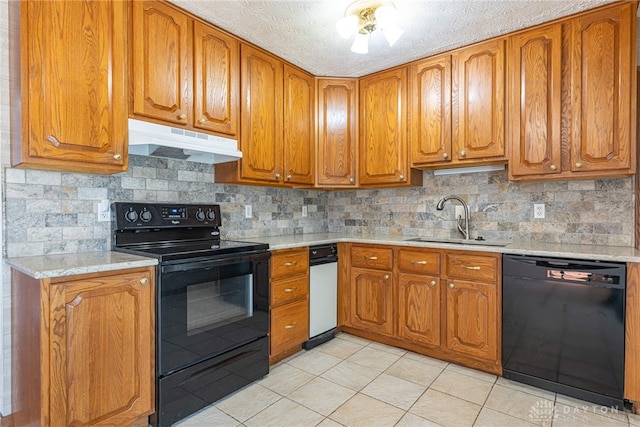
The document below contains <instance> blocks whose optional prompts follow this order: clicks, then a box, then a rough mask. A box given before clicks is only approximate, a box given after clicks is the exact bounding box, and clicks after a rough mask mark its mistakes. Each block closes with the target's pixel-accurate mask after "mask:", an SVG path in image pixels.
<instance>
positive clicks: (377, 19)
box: [336, 0, 404, 54]
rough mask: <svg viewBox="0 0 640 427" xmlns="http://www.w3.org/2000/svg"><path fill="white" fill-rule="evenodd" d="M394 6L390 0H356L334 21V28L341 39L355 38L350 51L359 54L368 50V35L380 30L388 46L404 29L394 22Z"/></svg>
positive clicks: (392, 43)
mask: <svg viewBox="0 0 640 427" xmlns="http://www.w3.org/2000/svg"><path fill="white" fill-rule="evenodd" d="M395 21H396V7H395V4H394V3H393V1H391V0H357V1H356V2H354V3H352V4H351V5H350V6H349V7H348V8H347V10H346V11H345V13H344V17H342V18H340V19H339V20H338V21H337V22H336V30H337V31H338V34H339V35H340V37H342V38H343V39H349V38H350V37H351V36H352V35H353V34H354V33H355V38H354V40H353V45H352V46H351V51H352V52H355V53H360V54H366V53H368V52H369V39H370V37H369V35H370V34H371V33H373V32H374V31H376V30H381V31H382V33H383V35H384V37H385V39H386V40H387V43H389V46H390V47H391V46H393V45H394V44H395V43H396V42H397V41H398V39H399V38H400V37H401V36H402V34H403V33H404V31H403V30H402V29H400V28H399V27H398V26H397V24H396V22H395Z"/></svg>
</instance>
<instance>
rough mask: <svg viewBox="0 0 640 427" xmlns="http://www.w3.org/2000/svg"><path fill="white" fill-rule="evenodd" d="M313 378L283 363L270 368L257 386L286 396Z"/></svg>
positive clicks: (313, 376) (307, 373)
mask: <svg viewBox="0 0 640 427" xmlns="http://www.w3.org/2000/svg"><path fill="white" fill-rule="evenodd" d="M314 378H315V375H313V374H310V373H309V372H306V371H303V370H302V369H298V368H296V367H295V366H291V365H289V364H287V363H285V364H282V365H278V366H276V367H272V368H271V370H270V372H269V375H267V376H266V377H264V378H263V379H261V380H260V381H258V384H260V385H261V386H263V387H266V388H268V389H269V390H272V391H275V392H276V393H278V394H281V395H283V396H286V395H287V394H289V393H291V392H292V391H294V390H295V389H297V388H298V387H300V386H302V385H304V384H306V383H308V382H309V381H311V380H312V379H314Z"/></svg>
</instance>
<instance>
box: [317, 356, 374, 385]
mask: <svg viewBox="0 0 640 427" xmlns="http://www.w3.org/2000/svg"><path fill="white" fill-rule="evenodd" d="M378 375H380V372H378V371H377V370H375V369H371V368H367V367H366V366H362V365H359V364H357V363H354V362H350V361H348V360H345V361H342V362H340V363H338V364H337V365H336V366H334V367H333V368H331V369H329V370H328V371H326V372H325V373H323V374H322V375H321V377H322V378H325V379H328V380H330V381H333V382H334V383H336V384H340V385H343V386H345V387H349V388H350V389H352V390H355V391H360V390H362V389H363V388H364V387H365V386H366V385H367V384H369V383H370V382H371V381H373V380H374V379H375V378H376V377H377V376H378Z"/></svg>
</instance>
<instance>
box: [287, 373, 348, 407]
mask: <svg viewBox="0 0 640 427" xmlns="http://www.w3.org/2000/svg"><path fill="white" fill-rule="evenodd" d="M354 394H356V392H355V391H353V390H351V389H349V388H347V387H343V386H341V385H339V384H335V383H332V382H331V381H328V380H325V379H324V378H316V379H314V380H313V381H310V382H308V383H307V384H305V385H303V386H302V387H300V388H299V389H297V390H296V391H294V392H293V393H291V394H290V395H289V396H288V397H289V399H291V400H293V401H295V402H297V403H299V404H301V405H304V406H306V407H307V408H309V409H313V410H314V411H316V412H319V413H320V414H322V415H325V416H327V415H329V414H330V413H332V412H333V411H335V410H336V409H337V408H338V407H339V406H340V405H342V404H343V403H344V402H346V401H347V400H349V399H350V398H351V397H352V396H353V395H354Z"/></svg>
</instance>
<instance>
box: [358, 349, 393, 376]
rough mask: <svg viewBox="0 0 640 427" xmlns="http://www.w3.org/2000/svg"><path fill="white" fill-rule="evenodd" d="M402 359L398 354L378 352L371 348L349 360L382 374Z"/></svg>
mask: <svg viewBox="0 0 640 427" xmlns="http://www.w3.org/2000/svg"><path fill="white" fill-rule="evenodd" d="M399 358H400V356H399V355H397V354H392V353H387V352H385V351H380V350H376V349H374V348H371V347H365V348H363V349H362V350H360V351H358V352H356V353H354V354H353V355H351V356H349V358H348V359H347V360H349V361H351V362H354V363H357V364H359V365H362V366H366V367H367V368H371V369H375V370H377V371H378V372H382V371H384V370H385V369H387V368H388V367H389V366H391V365H393V363H394V362H395V361H396V360H398V359H399Z"/></svg>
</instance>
